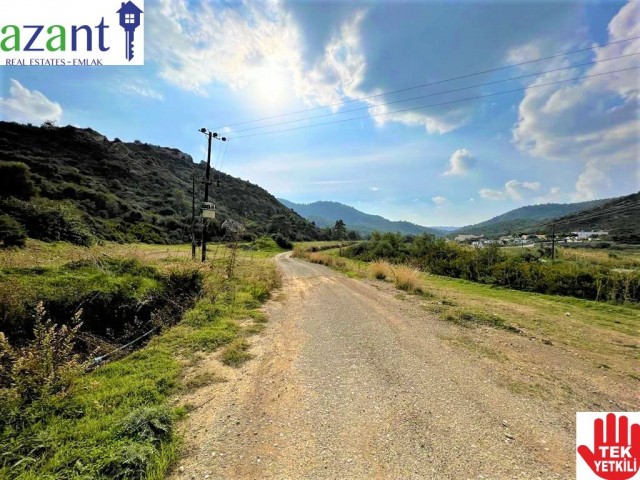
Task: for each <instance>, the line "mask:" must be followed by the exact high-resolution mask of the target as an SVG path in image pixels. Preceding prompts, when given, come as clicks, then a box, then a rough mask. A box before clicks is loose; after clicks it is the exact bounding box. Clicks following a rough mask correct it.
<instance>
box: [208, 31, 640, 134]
mask: <svg viewBox="0 0 640 480" xmlns="http://www.w3.org/2000/svg"><path fill="white" fill-rule="evenodd" d="M639 38H640V36H637V37H629V38H624V39H622V40H617V41H615V42H609V43H603V44H601V45H593V46H591V47H585V48H580V49H578V50H571V51H568V52H564V53H556V54H554V55H549V56H547V57H541V58H537V59H534V60H527V61H524V62H520V63H513V64H510V65H505V66H502V67H497V68H491V69H489V70H483V71H480V72H474V73H468V74H465V75H460V76H458V77H451V78H446V79H443V80H438V81H435V82H430V83H423V84H421V85H416V86H413V87H406V88H401V89H399V90H391V91H387V92H382V93H377V94H375V95H369V96H366V97H359V98H354V99H352V100H346V101H344V102H338V103H332V104H327V105H320V106H317V107H313V108H307V109H304V110H297V111H294V112H288V113H281V114H277V115H270V116H268V117H262V118H258V119H255V120H247V121H244V122H237V123H231V124H228V125H222V126H219V127H215V128H214V130H219V129H222V128H225V127H234V126H237V125H245V124H247V123H255V122H261V121H263V120H271V119H273V118H279V117H285V116H288V115H296V114H298V113H305V112H311V111H313V110H318V109H321V108H331V107H338V106H340V105H347V104H349V103H353V102H361V101H363V100H368V99H370V98H376V97H381V96H384V95H391V94H393V93H400V92H406V91H409V90H416V89H418V88H423V87H430V86H432V85H439V84H441V83H446V82H452V81H454V80H461V79H463V78H469V77H475V76H477V75H484V74H487V73H493V72H498V71H500V70H506V69H509V68H514V67H520V66H522V65H529V64H531V63H536V62H541V61H543V60H551V59H553V58H558V57H563V56H566V55H573V54H575V53H581V52H586V51H589V50H594V49H597V48H604V47H609V46H611V45H617V44H620V43H624V42H630V41H632V40H637V39H639Z"/></svg>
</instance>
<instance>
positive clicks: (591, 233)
mask: <svg viewBox="0 0 640 480" xmlns="http://www.w3.org/2000/svg"><path fill="white" fill-rule="evenodd" d="M571 233H573V234H574V235H575V236H576V237H577V238H578V240H586V239H588V238H591V237H602V236H605V235H609V232H605V231H604V230H595V231H584V230H580V231H579V232H571Z"/></svg>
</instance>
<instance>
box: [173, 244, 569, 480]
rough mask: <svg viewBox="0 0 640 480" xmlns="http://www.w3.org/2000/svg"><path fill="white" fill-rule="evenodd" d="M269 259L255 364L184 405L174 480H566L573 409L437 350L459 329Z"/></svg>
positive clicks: (361, 285)
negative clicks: (269, 291)
mask: <svg viewBox="0 0 640 480" xmlns="http://www.w3.org/2000/svg"><path fill="white" fill-rule="evenodd" d="M276 261H277V263H278V265H279V267H280V268H281V270H282V273H283V276H284V280H283V283H284V285H283V289H282V292H281V293H280V294H279V295H278V296H277V297H276V298H275V300H272V301H270V302H269V304H268V305H267V306H266V312H267V314H268V316H269V324H268V326H267V328H266V329H265V331H264V332H263V333H262V334H261V335H258V336H256V337H254V340H253V346H252V349H251V351H252V353H254V354H255V356H256V357H255V358H254V360H251V361H250V362H248V363H247V364H246V365H245V366H244V367H243V368H241V369H240V370H233V369H226V368H225V369H224V370H220V372H219V373H220V374H222V375H224V376H226V377H227V379H228V381H227V382H224V383H217V384H215V385H213V386H211V387H208V388H204V389H201V390H198V392H196V393H194V394H193V395H192V396H191V397H190V398H188V399H187V401H188V402H189V403H191V404H192V405H194V406H195V409H194V412H193V413H192V415H191V417H190V420H189V421H188V427H187V428H188V430H187V440H186V453H185V456H184V458H183V459H181V461H180V463H179V464H178V465H179V466H178V467H176V469H175V471H174V472H173V473H172V475H171V478H175V479H184V478H188V479H192V478H211V479H213V478H225V479H231V478H243V479H244V478H246V479H263V478H274V479H275V478H278V479H299V478H300V479H301V478H318V479H321V478H331V479H351V478H358V479H360V478H380V479H410V478H426V479H482V478H484V479H527V480H535V479H557V478H572V477H573V472H574V465H575V463H574V462H575V456H574V435H575V434H574V430H573V422H574V419H575V417H574V415H575V413H574V412H575V410H573V408H574V406H572V405H566V404H563V402H558V403H554V404H550V403H549V402H548V401H545V400H543V399H542V398H535V396H533V397H532V396H525V395H519V394H516V393H513V391H512V390H511V389H509V388H507V387H506V386H505V385H504V382H503V377H502V376H501V374H500V372H499V371H497V370H496V368H495V365H496V364H495V363H486V362H481V361H479V360H478V358H477V357H476V356H473V355H469V354H468V352H466V351H465V350H464V349H460V348H456V347H455V346H453V345H452V344H451V343H450V342H446V341H445V340H443V338H445V337H446V336H447V335H451V334H452V333H455V329H460V328H461V327H458V326H455V325H450V324H448V323H446V322H443V321H441V320H438V319H437V318H435V317H433V316H432V315H431V314H430V313H428V312H426V311H425V309H424V308H420V303H419V300H416V301H407V300H403V299H402V298H400V297H399V296H398V291H397V290H395V289H393V288H392V287H391V286H389V285H387V284H384V283H383V282H363V281H358V280H353V279H349V278H347V277H345V276H344V275H341V274H339V273H336V272H334V271H332V270H330V269H328V268H326V267H323V266H320V265H315V264H310V263H307V262H304V261H300V260H297V259H294V258H291V257H290V254H289V253H286V254H281V255H279V256H278V257H277V259H276ZM500 335H511V336H513V337H517V335H514V334H512V333H509V332H500ZM217 368H220V369H222V368H223V367H217ZM500 368H506V369H509V368H510V366H509V364H506V365H501V367H500Z"/></svg>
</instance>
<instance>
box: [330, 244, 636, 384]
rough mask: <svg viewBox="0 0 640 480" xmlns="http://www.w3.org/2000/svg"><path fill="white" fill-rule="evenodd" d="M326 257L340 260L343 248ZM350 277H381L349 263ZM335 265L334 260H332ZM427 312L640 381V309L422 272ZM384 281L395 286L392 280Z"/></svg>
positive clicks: (362, 265)
mask: <svg viewBox="0 0 640 480" xmlns="http://www.w3.org/2000/svg"><path fill="white" fill-rule="evenodd" d="M323 255H327V256H337V255H338V251H337V250H328V251H325V252H323ZM343 260H345V261H346V263H345V266H344V267H342V268H340V269H338V270H340V271H341V272H343V273H345V274H346V275H348V276H350V277H353V278H359V279H367V278H373V279H375V275H374V274H373V272H372V270H371V269H372V268H373V267H371V264H367V263H365V262H362V261H358V260H352V259H343ZM328 263H330V262H328ZM419 277H420V285H421V289H422V290H421V291H420V292H409V291H406V293H409V294H410V293H414V294H415V295H417V297H418V298H420V301H421V302H422V305H423V308H424V309H425V310H426V311H428V312H430V313H432V314H434V315H436V316H437V317H439V318H440V319H441V320H444V321H450V322H455V323H458V324H465V325H467V326H473V325H475V326H481V327H489V328H496V329H499V330H506V331H511V332H513V333H514V334H516V333H517V332H518V331H520V332H522V333H523V334H525V335H527V336H529V337H535V338H536V339H539V340H540V341H541V342H545V343H548V342H551V343H552V344H553V345H555V346H559V347H563V348H567V349H569V350H572V351H573V352H574V353H575V354H576V355H579V356H580V357H581V358H584V359H585V360H587V361H589V362H590V363H592V364H593V365H595V366H598V365H607V366H608V367H609V368H610V369H611V370H613V371H615V372H618V373H620V374H622V375H624V376H627V377H628V378H630V379H634V380H636V381H638V380H640V376H639V375H638V373H637V364H638V360H639V359H640V343H639V341H638V338H639V330H638V328H639V325H640V307H638V306H637V305H633V304H622V305H620V304H613V303H605V302H596V301H590V300H582V299H578V298H573V297H563V296H555V295H546V294H539V293H530V292H523V291H518V290H510V289H507V288H501V287H495V286H492V285H486V284H481V283H476V282H470V281H466V280H462V279H456V278H450V277H443V276H438V275H431V274H426V273H422V272H421V273H420V274H419ZM383 281H386V282H392V283H394V279H393V277H392V276H391V277H390V276H387V277H386V278H385V279H384V280H383Z"/></svg>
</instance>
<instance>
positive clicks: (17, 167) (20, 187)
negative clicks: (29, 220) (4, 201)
mask: <svg viewBox="0 0 640 480" xmlns="http://www.w3.org/2000/svg"><path fill="white" fill-rule="evenodd" d="M34 194H35V185H34V183H33V180H31V172H30V170H29V167H28V166H27V165H25V164H24V163H21V162H0V196H1V197H16V198H20V199H22V200H29V198H31V197H32V196H33V195H34Z"/></svg>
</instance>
